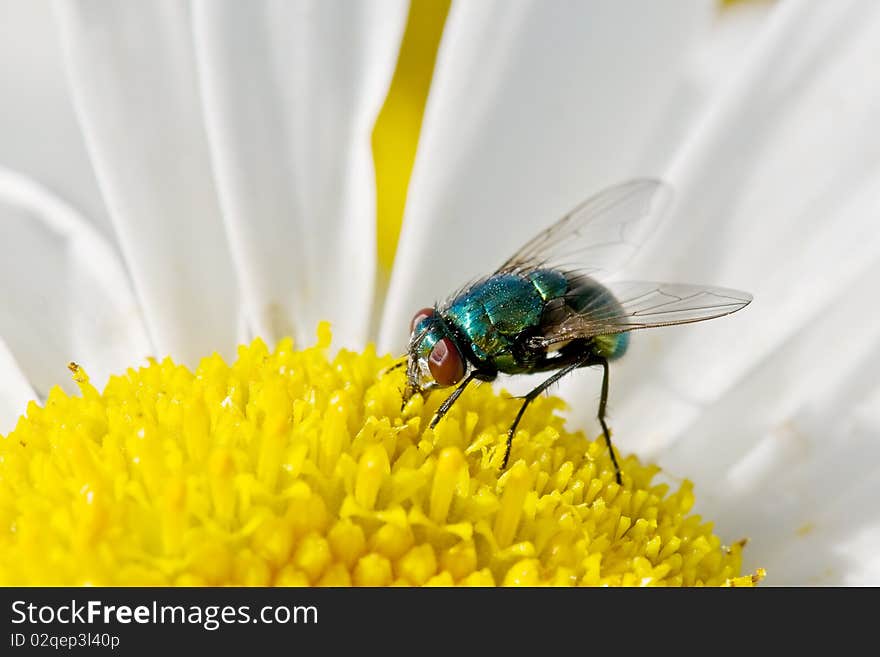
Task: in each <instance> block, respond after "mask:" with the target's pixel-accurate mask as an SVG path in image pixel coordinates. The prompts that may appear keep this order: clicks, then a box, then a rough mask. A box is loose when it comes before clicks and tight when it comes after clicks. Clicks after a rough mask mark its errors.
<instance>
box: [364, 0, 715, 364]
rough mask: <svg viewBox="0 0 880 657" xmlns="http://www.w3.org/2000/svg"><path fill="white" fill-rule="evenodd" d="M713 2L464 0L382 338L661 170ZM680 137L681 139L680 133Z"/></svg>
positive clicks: (425, 133) (449, 27) (445, 59)
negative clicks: (678, 93)
mask: <svg viewBox="0 0 880 657" xmlns="http://www.w3.org/2000/svg"><path fill="white" fill-rule="evenodd" d="M713 10H714V3H712V2H702V1H700V0H696V1H694V2H677V3H672V4H670V3H632V2H619V1H614V2H590V3H586V2H577V3H565V4H562V3H558V4H548V3H546V2H543V1H541V0H533V1H530V2H518V3H510V2H506V1H503V0H496V1H494V2H458V3H454V4H453V6H452V8H451V10H450V13H449V18H448V20H447V24H446V27H445V30H444V34H443V40H442V43H441V46H440V50H439V52H438V56H437V64H436V68H435V73H434V79H433V82H432V87H431V92H430V97H429V100H428V104H427V107H426V112H425V118H424V123H423V128H422V134H421V137H420V143H419V149H418V154H417V157H416V163H415V168H414V170H413V175H412V182H411V184H410V189H409V197H408V201H407V208H406V216H405V222H404V226H403V231H402V234H401V238H400V245H399V248H398V255H397V260H396V263H395V269H394V272H393V275H392V281H391V285H390V290H389V295H388V302H387V306H386V310H385V313H384V318H383V325H382V333H381V337H380V345H381V346H382V347H383V348H385V349H388V348H393V349H395V350H397V351H399V350H400V349H401V348H402V346H403V345H404V344H405V337H406V330H407V327H408V324H409V317H410V316H411V314H412V313H413V312H414V311H415V309H418V308H420V307H423V306H425V305H428V304H430V303H432V302H434V301H435V300H437V299H441V298H443V297H444V296H445V295H446V294H448V293H449V292H451V291H452V290H454V289H456V288H457V287H458V286H460V285H461V284H462V283H463V282H464V281H466V280H467V279H468V278H470V277H472V276H475V275H480V274H485V273H487V272H488V271H491V269H493V268H494V267H496V266H497V265H498V264H500V263H501V262H502V261H503V260H504V259H505V258H506V257H507V256H508V255H510V253H512V252H513V251H514V249H515V248H517V247H518V246H519V245H520V244H521V243H522V242H524V241H525V240H526V239H528V238H529V237H531V236H532V235H533V234H534V233H536V232H537V231H538V230H540V229H541V228H543V227H545V226H547V225H549V224H550V223H551V222H552V221H553V220H554V219H556V218H558V217H560V216H562V214H563V213H564V212H566V211H568V210H570V209H571V208H572V207H574V206H575V205H576V204H577V203H579V202H580V201H582V200H583V199H584V198H586V197H587V196H588V195H590V194H591V193H592V192H595V191H597V190H598V189H599V188H600V187H602V186H604V185H605V184H609V183H614V182H618V181H620V180H621V179H623V178H631V177H634V176H636V175H640V174H650V173H652V172H657V170H658V169H659V167H660V165H661V164H663V162H664V161H665V159H666V158H667V157H668V152H667V151H666V149H665V148H663V147H658V148H652V147H651V144H652V143H654V142H658V143H659V142H661V141H662V140H661V139H660V137H661V136H662V134H663V131H664V126H663V125H662V124H661V122H660V121H659V119H661V118H662V117H663V116H664V115H665V114H666V112H667V111H668V108H669V105H670V103H671V102H672V100H673V97H674V93H675V90H676V87H677V85H678V84H679V83H681V82H682V62H683V60H684V58H685V56H686V54H687V52H688V50H689V47H690V45H691V43H692V42H693V40H694V37H695V36H696V35H697V34H698V33H699V31H700V30H701V29H703V28H704V27H705V26H706V24H707V23H708V20H709V18H710V16H711V14H712V11H713ZM667 147H668V145H667Z"/></svg>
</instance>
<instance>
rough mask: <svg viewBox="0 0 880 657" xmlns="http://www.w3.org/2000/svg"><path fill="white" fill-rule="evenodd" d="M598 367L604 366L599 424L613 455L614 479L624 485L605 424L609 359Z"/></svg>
mask: <svg viewBox="0 0 880 657" xmlns="http://www.w3.org/2000/svg"><path fill="white" fill-rule="evenodd" d="M597 361H598V362H597V363H596V364H597V365H601V366H602V395H601V396H600V397H599V414H598V416H597V417H598V418H599V424H601V425H602V435H603V436H605V444H606V445H608V453H609V454H610V455H611V462H612V463H613V464H614V477H615V479H616V480H617V485H618V486H620V485H622V481H621V478H620V466H619V465H618V464H617V457H616V456H615V455H614V447H612V446H611V434H610V433H609V432H608V425H607V424H605V405H606V404H607V403H608V359H607V358H599V359H597Z"/></svg>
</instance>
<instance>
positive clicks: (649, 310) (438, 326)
mask: <svg viewBox="0 0 880 657" xmlns="http://www.w3.org/2000/svg"><path fill="white" fill-rule="evenodd" d="M670 197H671V191H670V188H669V187H668V186H667V185H666V184H665V183H663V182H661V181H658V180H649V179H642V180H633V181H630V182H627V183H623V184H621V185H617V186H614V187H611V188H608V189H606V190H604V191H602V192H600V193H599V194H597V195H596V196H594V197H592V198H590V199H588V200H587V201H585V202H584V203H582V204H581V205H579V206H578V207H576V208H575V209H574V210H572V211H571V212H570V213H569V214H567V215H566V216H564V217H563V218H562V219H560V220H559V221H558V222H556V223H555V224H553V225H552V226H550V227H549V228H547V229H546V230H544V231H543V232H541V233H539V234H538V235H537V236H535V237H534V238H533V239H532V240H530V241H529V242H527V243H526V244H525V245H524V246H523V247H522V248H521V249H520V250H519V251H517V252H516V253H515V254H514V255H513V256H512V257H511V258H510V259H508V260H507V262H505V263H504V264H503V265H501V267H499V268H498V269H497V270H495V271H494V272H493V273H492V274H489V275H488V276H485V277H483V278H480V279H478V280H476V281H474V282H472V283H469V284H468V285H466V286H464V287H463V288H462V289H461V290H459V291H458V292H456V293H455V294H453V295H452V296H450V297H449V298H448V299H447V300H446V301H444V302H443V303H438V304H435V305H434V307H433V308H424V309H422V310H420V311H419V312H418V313H416V315H415V316H414V317H413V320H412V324H411V327H410V328H411V337H410V341H409V348H408V351H407V356H406V361H405V363H404V362H403V361H401V363H400V365H401V366H402V365H403V364H406V373H407V387H406V390H405V391H404V395H403V397H404V403H406V401H407V400H409V398H410V397H411V396H412V395H413V394H415V393H416V392H426V391H428V390H432V389H435V388H443V387H448V386H453V385H456V384H457V385H458V387H457V388H455V390H454V391H453V392H452V394H451V395H449V397H448V398H447V399H446V400H445V401H444V402H443V404H442V405H441V406H440V407H439V408H438V410H437V413H436V414H435V415H434V418H433V420H432V421H431V425H430V426H431V427H432V428H433V427H434V426H435V425H436V424H437V423H438V422H439V421H440V420H441V419H442V418H443V416H444V415H445V414H446V413H447V412H448V411H449V409H450V408H451V407H452V405H453V404H454V403H455V401H456V400H457V399H458V398H459V396H460V395H461V393H462V392H463V391H464V389H465V388H466V387H467V385H468V384H469V383H470V382H471V381H474V380H478V381H493V380H495V378H496V377H497V376H498V374H500V373H501V374H533V373H538V372H552V374H551V375H550V376H548V377H547V379H546V380H545V381H543V382H542V383H541V384H539V385H538V386H536V387H535V388H534V389H533V390H531V391H530V392H529V393H528V394H527V395H525V397H524V398H523V403H522V405H521V406H520V408H519V412H518V413H517V414H516V417H515V418H514V420H513V423H512V424H511V425H510V428H509V429H508V431H507V446H506V450H505V452H504V460H503V463H502V469H504V468H506V467H507V462H508V459H509V458H510V448H511V445H512V442H513V436H514V433H515V432H516V427H517V425H518V424H519V421H520V419H521V418H522V416H523V413H525V411H526V409H527V408H528V406H529V404H530V403H531V402H532V401H533V400H534V399H535V398H536V397H537V396H538V395H540V394H541V393H542V392H543V391H544V390H546V389H547V388H548V387H549V386H551V385H553V384H554V383H556V382H557V381H559V380H560V379H561V378H562V377H564V376H565V375H567V374H569V373H570V372H572V371H573V370H576V369H577V368H579V367H592V366H600V367H602V371H603V377H602V392H601V397H600V399H599V412H598V419H599V423H600V424H601V425H602V433H603V435H604V437H605V442H606V443H607V445H608V450H609V452H610V454H611V460H612V463H613V464H614V469H615V475H616V478H617V482H618V483H621V477H620V466H619V465H618V463H617V458H616V457H615V454H614V450H613V449H612V446H611V436H610V434H609V432H608V425H607V424H606V422H605V406H606V403H607V401H608V363H609V361H612V360H616V359H618V358H620V357H621V356H623V354H624V353H625V352H626V349H627V346H628V344H629V332H630V331H634V330H636V329H644V328H653V327H658V326H670V325H673V324H687V323H691V322H699V321H703V320H707V319H713V318H716V317H722V316H724V315H729V314H731V313H734V312H736V311H737V310H741V309H742V308H745V307H746V306H747V305H748V304H749V303H750V302H751V300H752V296H751V295H750V294H748V293H746V292H740V291H738V290H730V289H725V288H720V287H710V286H706V285H681V284H667V283H653V282H631V281H626V282H620V281H616V282H615V281H609V277H610V276H611V275H613V274H614V273H615V272H616V271H617V270H618V269H620V268H621V267H622V266H623V265H624V264H625V263H626V262H627V261H628V260H629V259H630V258H631V257H632V256H633V255H634V253H635V251H636V250H637V249H638V247H639V245H640V244H642V243H643V242H644V240H645V238H646V236H647V235H648V233H649V232H650V230H651V228H652V227H653V225H654V224H655V223H656V222H655V220H656V219H657V218H658V217H659V216H660V214H661V211H662V209H663V208H664V207H665V206H666V205H668V202H669V199H670Z"/></svg>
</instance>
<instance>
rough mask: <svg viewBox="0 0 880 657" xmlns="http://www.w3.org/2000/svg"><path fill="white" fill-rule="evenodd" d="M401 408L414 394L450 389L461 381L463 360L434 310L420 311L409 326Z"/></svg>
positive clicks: (463, 369) (463, 366)
mask: <svg viewBox="0 0 880 657" xmlns="http://www.w3.org/2000/svg"><path fill="white" fill-rule="evenodd" d="M410 331H411V334H410V339H409V348H408V349H407V363H406V390H404V393H403V402H404V404H405V403H406V402H407V401H409V399H410V398H411V397H412V396H413V395H414V394H415V393H417V392H426V391H428V390H431V389H433V388H445V387H447V386H453V385H455V384H456V383H458V382H459V381H461V379H462V378H463V377H464V374H465V360H464V358H463V357H462V355H461V351H459V349H458V347H457V346H456V344H455V341H454V340H453V339H452V338H451V337H450V333H449V331H448V330H447V327H446V322H445V321H444V320H443V318H442V317H441V316H440V315H439V314H438V313H437V312H436V311H435V309H434V308H423V309H422V310H420V311H419V312H417V313H416V314H415V316H414V317H413V319H412V323H411V324H410Z"/></svg>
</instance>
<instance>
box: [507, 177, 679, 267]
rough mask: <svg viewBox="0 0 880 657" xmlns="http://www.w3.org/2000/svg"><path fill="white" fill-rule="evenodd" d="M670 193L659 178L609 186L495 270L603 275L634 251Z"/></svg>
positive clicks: (660, 212) (665, 205)
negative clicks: (566, 271)
mask: <svg viewBox="0 0 880 657" xmlns="http://www.w3.org/2000/svg"><path fill="white" fill-rule="evenodd" d="M671 198H672V190H671V188H670V187H669V185H667V184H666V183H664V182H662V181H660V180H654V179H648V178H645V179H637V180H631V181H629V182H625V183H622V184H620V185H615V186H614V187H609V188H608V189H605V190H604V191H601V192H599V193H598V194H596V195H595V196H593V197H591V198H589V199H587V200H586V201H584V202H583V203H581V204H580V205H579V206H578V207H576V208H575V209H574V210H572V211H571V212H569V213H568V214H567V215H565V216H564V217H562V219H560V220H559V221H557V222H556V223H555V224H553V225H552V226H550V227H549V228H547V229H546V230H544V231H543V232H541V233H539V234H538V235H536V236H535V237H534V238H533V239H531V240H529V241H528V242H527V243H526V244H525V245H524V246H523V247H522V248H521V249H520V250H519V251H517V252H516V253H515V254H513V256H511V258H510V259H509V260H508V261H507V262H505V263H504V264H503V265H501V267H500V268H499V269H498V270H497V272H496V273H502V272H521V271H528V270H531V269H534V268H538V267H548V268H551V269H562V270H577V271H580V272H583V273H585V274H588V275H590V276H594V277H598V278H604V277H605V276H607V275H609V274H611V273H612V272H614V271H615V270H617V269H619V268H620V267H622V266H623V265H624V264H626V263H627V262H628V261H629V260H630V258H632V256H633V255H635V253H636V251H637V250H638V249H639V247H640V246H641V245H642V244H643V243H644V242H645V240H646V239H647V236H648V235H649V234H650V232H651V229H652V228H653V226H654V225H655V224H656V219H658V218H659V217H660V216H661V214H662V212H663V210H665V208H666V207H667V206H668V205H669V202H670V200H671Z"/></svg>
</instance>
